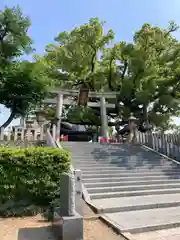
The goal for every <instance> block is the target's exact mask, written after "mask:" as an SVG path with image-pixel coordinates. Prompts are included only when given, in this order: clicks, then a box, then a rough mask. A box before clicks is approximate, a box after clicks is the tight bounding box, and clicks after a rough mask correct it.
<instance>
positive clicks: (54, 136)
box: [52, 124, 56, 140]
mask: <svg viewBox="0 0 180 240" xmlns="http://www.w3.org/2000/svg"><path fill="white" fill-rule="evenodd" d="M52 137H53V139H54V140H56V125H55V124H53V126H52Z"/></svg>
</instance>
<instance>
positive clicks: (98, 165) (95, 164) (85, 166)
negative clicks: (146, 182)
mask: <svg viewBox="0 0 180 240" xmlns="http://www.w3.org/2000/svg"><path fill="white" fill-rule="evenodd" d="M73 165H74V166H75V167H77V168H79V169H82V170H87V171H88V170H89V171H90V170H91V169H92V168H94V169H95V170H97V171H98V170H101V169H104V170H109V169H110V170H111V169H112V170H114V169H130V166H126V165H125V164H124V165H121V164H113V163H112V164H111V163H98V162H93V163H88V164H82V163H78V162H77V163H74V162H73ZM136 168H148V169H163V168H165V169H169V168H173V169H179V170H180V168H179V167H178V166H177V167H174V165H167V164H166V165H165V164H164V165H163V164H162V165H160V164H159V165H151V164H144V165H143V166H137V167H136Z"/></svg>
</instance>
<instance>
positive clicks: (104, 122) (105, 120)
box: [100, 97, 108, 138]
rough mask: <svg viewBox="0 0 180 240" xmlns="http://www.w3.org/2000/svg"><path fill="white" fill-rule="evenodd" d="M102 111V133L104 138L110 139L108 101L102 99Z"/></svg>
mask: <svg viewBox="0 0 180 240" xmlns="http://www.w3.org/2000/svg"><path fill="white" fill-rule="evenodd" d="M100 110H101V131H102V137H104V138H108V118H107V113H106V99H105V97H101V98H100Z"/></svg>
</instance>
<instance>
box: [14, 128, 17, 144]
mask: <svg viewBox="0 0 180 240" xmlns="http://www.w3.org/2000/svg"><path fill="white" fill-rule="evenodd" d="M16 140H17V129H16V128H15V129H14V141H16Z"/></svg>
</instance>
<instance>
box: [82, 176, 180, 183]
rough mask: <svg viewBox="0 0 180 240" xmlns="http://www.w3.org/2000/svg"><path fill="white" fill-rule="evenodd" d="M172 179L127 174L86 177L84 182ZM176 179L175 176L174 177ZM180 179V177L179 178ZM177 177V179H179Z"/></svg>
mask: <svg viewBox="0 0 180 240" xmlns="http://www.w3.org/2000/svg"><path fill="white" fill-rule="evenodd" d="M168 179H170V178H169V177H168V176H160V175H157V176H148V177H146V176H140V177H136V176H135V177H131V176H127V177H120V176H112V177H107V178H105V177H103V178H99V177H97V178H91V177H90V178H84V179H83V182H84V183H104V182H121V183H122V182H126V181H153V180H162V181H164V180H168ZM174 179H175V178H174ZM179 179H180V178H179ZM179 179H177V180H179Z"/></svg>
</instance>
